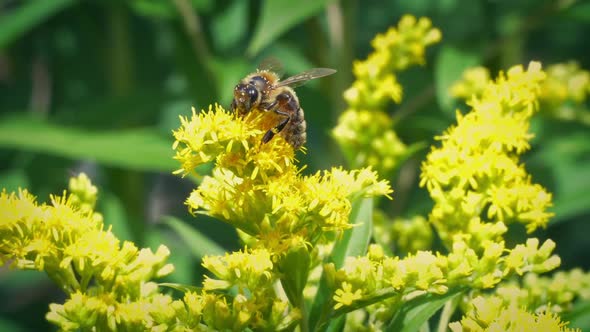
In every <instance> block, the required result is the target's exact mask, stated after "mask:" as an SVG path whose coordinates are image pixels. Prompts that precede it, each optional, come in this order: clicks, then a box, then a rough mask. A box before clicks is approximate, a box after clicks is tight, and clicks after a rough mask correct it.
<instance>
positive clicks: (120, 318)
mask: <svg viewBox="0 0 590 332" xmlns="http://www.w3.org/2000/svg"><path fill="white" fill-rule="evenodd" d="M96 195H97V190H96V187H94V186H93V185H92V183H90V180H89V179H88V177H86V175H84V174H81V175H79V176H78V177H76V178H73V179H72V180H71V181H70V193H69V194H68V193H67V192H64V194H63V195H61V196H51V204H38V203H37V202H36V201H35V198H34V197H33V196H32V195H31V194H29V193H28V192H27V191H26V190H20V191H19V192H18V193H7V192H5V191H3V192H2V193H1V194H0V238H1V239H2V240H1V242H0V257H1V260H2V261H1V263H2V264H5V263H7V262H9V263H10V264H11V266H12V267H16V268H19V269H36V270H42V271H45V272H46V273H47V275H48V276H49V277H50V278H51V279H52V280H54V281H55V282H56V283H57V285H59V286H60V287H61V288H62V289H63V290H64V291H65V292H66V293H67V294H68V295H69V299H68V300H67V301H66V303H65V304H63V305H58V304H52V305H51V306H50V310H51V311H50V312H49V313H48V315H47V318H48V319H49V320H50V321H51V322H53V323H55V324H56V325H58V326H59V327H60V328H61V329H62V330H66V331H71V330H79V329H82V330H84V329H92V328H97V329H99V330H104V331H109V330H110V331H116V330H121V329H124V328H123V327H125V326H135V327H136V328H140V329H141V328H143V327H144V326H145V324H146V322H147V321H150V320H151V319H149V317H150V316H149V313H148V312H143V308H144V306H146V305H148V304H150V303H153V302H155V301H159V300H158V298H157V295H158V294H157V292H156V291H157V286H156V284H155V283H153V282H150V280H151V279H154V278H160V277H163V276H166V275H168V274H169V273H171V272H172V271H173V266H172V265H171V264H166V259H167V257H168V255H169V251H168V249H167V248H166V247H165V246H160V247H159V248H158V250H157V251H156V252H155V253H154V252H152V251H151V250H149V249H141V250H139V249H138V248H137V247H136V246H135V245H134V244H133V243H131V242H127V241H125V242H123V243H122V244H121V243H120V241H119V240H118V239H117V238H116V236H115V235H114V234H113V233H112V232H111V230H110V229H106V230H105V229H104V225H103V221H102V216H101V215H100V214H99V213H96V212H94V204H95V202H96Z"/></svg>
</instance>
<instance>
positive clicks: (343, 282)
mask: <svg viewBox="0 0 590 332" xmlns="http://www.w3.org/2000/svg"><path fill="white" fill-rule="evenodd" d="M554 248H555V243H554V242H552V241H551V240H547V241H545V242H544V243H543V245H541V246H540V247H539V241H538V240H537V239H535V238H532V239H529V240H528V241H527V243H526V244H524V245H522V244H519V245H517V246H516V247H514V248H513V249H508V248H505V246H504V242H500V243H492V242H488V243H486V249H485V250H484V251H483V252H482V253H481V254H479V253H478V252H476V250H474V249H472V248H470V247H468V246H467V244H466V243H464V242H455V243H454V244H453V247H452V251H451V252H450V253H449V254H448V255H446V256H445V255H442V254H433V253H432V252H430V251H418V252H416V253H415V254H409V255H408V256H406V257H405V258H399V257H388V256H385V255H384V254H383V250H382V249H381V247H380V246H377V245H372V246H371V247H370V248H369V253H368V254H367V255H366V256H361V257H347V259H346V261H345V264H344V266H343V267H342V269H340V270H338V271H337V272H336V274H335V276H334V280H335V281H334V284H335V285H337V289H336V290H335V292H334V293H335V295H334V297H333V300H334V301H335V306H334V308H335V309H338V308H340V307H342V306H350V305H352V304H353V302H354V301H361V300H362V301H367V302H370V301H371V299H372V298H382V297H383V296H384V293H388V294H389V295H388V296H387V297H391V298H392V299H393V301H394V302H395V303H392V302H391V301H389V302H387V305H388V306H390V308H392V310H394V309H395V308H397V305H399V304H400V303H402V302H403V301H407V300H408V299H411V298H414V297H416V296H418V295H425V294H427V293H432V294H445V293H446V292H447V291H448V290H449V289H458V288H461V287H467V286H468V287H471V289H480V290H481V289H490V288H493V287H495V286H496V285H498V284H499V283H500V282H501V281H503V280H506V279H507V278H509V277H511V276H513V275H523V274H524V273H526V272H530V271H533V272H536V273H542V272H547V271H551V270H553V269H555V268H556V267H558V266H559V264H560V259H559V257H558V256H556V255H553V254H552V252H553V249H554ZM394 312H395V311H393V312H391V314H393V313H394Z"/></svg>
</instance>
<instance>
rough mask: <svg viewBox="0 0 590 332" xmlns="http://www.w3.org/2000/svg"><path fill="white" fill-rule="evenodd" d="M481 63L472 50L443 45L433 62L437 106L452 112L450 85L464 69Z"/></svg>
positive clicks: (458, 77) (452, 101) (452, 103)
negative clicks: (434, 62)
mask: <svg viewBox="0 0 590 332" xmlns="http://www.w3.org/2000/svg"><path fill="white" fill-rule="evenodd" d="M479 63H481V56H480V55H479V54H478V53H475V52H474V51H472V50H464V49H459V48H456V47H453V46H443V47H442V49H441V50H440V52H439V53H438V57H437V58H436V64H435V80H436V97H437V99H438V104H439V106H440V107H441V108H442V109H443V110H444V111H445V112H446V113H448V114H453V112H454V107H453V106H454V100H453V98H452V97H451V94H450V93H449V89H450V88H451V86H452V85H453V84H454V83H455V82H457V81H458V80H459V79H461V75H462V74H463V72H464V71H465V69H467V68H469V67H473V66H476V65H478V64H479Z"/></svg>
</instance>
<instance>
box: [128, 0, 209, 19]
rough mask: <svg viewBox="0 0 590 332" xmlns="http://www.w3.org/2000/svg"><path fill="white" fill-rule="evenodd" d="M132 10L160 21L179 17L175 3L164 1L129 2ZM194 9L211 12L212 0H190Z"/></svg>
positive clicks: (138, 0) (144, 0)
mask: <svg viewBox="0 0 590 332" xmlns="http://www.w3.org/2000/svg"><path fill="white" fill-rule="evenodd" d="M128 3H129V4H130V5H131V8H132V9H133V10H134V11H135V12H136V13H137V14H139V15H143V16H147V17H154V18H160V19H171V18H175V17H177V16H178V15H179V12H178V8H176V6H175V4H174V1H162V0H133V1H128ZM189 3H190V5H191V6H192V8H194V9H197V10H199V11H200V12H209V11H210V10H211V8H212V1H211V0H189Z"/></svg>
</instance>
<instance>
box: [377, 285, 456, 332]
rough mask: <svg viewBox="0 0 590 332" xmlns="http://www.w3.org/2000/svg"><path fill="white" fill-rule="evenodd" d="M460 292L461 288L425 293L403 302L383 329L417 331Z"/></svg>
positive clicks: (402, 331)
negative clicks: (445, 291)
mask: <svg viewBox="0 0 590 332" xmlns="http://www.w3.org/2000/svg"><path fill="white" fill-rule="evenodd" d="M462 292H463V289H456V290H453V291H449V292H448V293H446V294H443V295H437V294H426V295H424V296H420V297H417V298H415V299H413V300H410V301H408V302H406V303H404V305H403V306H402V307H401V308H400V310H399V311H398V313H397V314H396V315H395V317H394V318H393V320H392V321H391V323H390V324H389V326H387V329H385V331H396V332H397V331H399V332H416V331H418V330H419V329H420V327H422V326H423V325H424V323H426V322H427V321H428V319H430V317H432V316H433V315H434V314H435V313H436V312H437V311H438V310H439V309H440V308H442V307H443V306H444V305H445V303H447V302H448V301H452V300H454V299H455V298H456V297H457V296H459V295H461V294H462Z"/></svg>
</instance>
